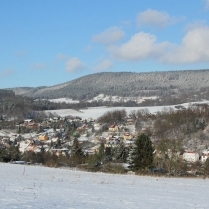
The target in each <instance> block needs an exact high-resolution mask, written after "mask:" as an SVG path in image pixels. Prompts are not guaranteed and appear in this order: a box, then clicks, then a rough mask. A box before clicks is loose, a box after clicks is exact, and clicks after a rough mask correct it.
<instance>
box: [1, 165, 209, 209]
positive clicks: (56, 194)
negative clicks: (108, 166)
mask: <svg viewBox="0 0 209 209" xmlns="http://www.w3.org/2000/svg"><path fill="white" fill-rule="evenodd" d="M0 173H1V178H0V204H1V209H8V208H20V209H22V208H62V209H65V208H66V209H70V208H85V209H93V208H100V209H106V208H110V209H111V208H113V209H123V208H129V209H132V208H133V209H136V208H142V209H144V208H146V209H152V208H153V209H156V208H161V209H168V208H177V209H185V208H191V209H195V208H196V209H204V208H205V209H206V208H208V207H209V202H208V193H209V180H208V179H205V180H203V179H186V178H165V177H161V178H158V177H145V176H132V175H112V174H102V173H87V172H81V171H76V170H69V169H60V168H46V167H39V166H29V165H27V166H26V165H13V164H3V163H0Z"/></svg>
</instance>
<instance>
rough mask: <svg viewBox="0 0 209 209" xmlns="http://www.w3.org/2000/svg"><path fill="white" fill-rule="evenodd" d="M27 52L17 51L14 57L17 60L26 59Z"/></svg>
mask: <svg viewBox="0 0 209 209" xmlns="http://www.w3.org/2000/svg"><path fill="white" fill-rule="evenodd" d="M27 54H28V53H27V52H26V51H17V52H16V53H15V57H17V58H23V57H26V56H27Z"/></svg>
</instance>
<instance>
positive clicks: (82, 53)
mask: <svg viewBox="0 0 209 209" xmlns="http://www.w3.org/2000/svg"><path fill="white" fill-rule="evenodd" d="M192 69H209V0H184V1H182V0H169V1H165V0H157V1H156V0H146V1H144V0H129V1H127V0H36V1H35V0H34V1H32V0H31V1H28V0H18V1H17V0H0V81H1V82H0V88H9V87H26V86H28V87H36V86H51V85H56V84H60V83H64V82H67V81H70V80H73V79H75V78H78V77H80V76H84V75H87V74H92V73H97V72H104V71H110V72H118V71H128V72H130V71H131V72H151V71H170V70H192Z"/></svg>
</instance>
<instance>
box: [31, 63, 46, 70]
mask: <svg viewBox="0 0 209 209" xmlns="http://www.w3.org/2000/svg"><path fill="white" fill-rule="evenodd" d="M30 68H31V69H32V70H45V69H46V68H47V66H46V64H44V63H40V62H37V63H34V64H32V65H31V66H30Z"/></svg>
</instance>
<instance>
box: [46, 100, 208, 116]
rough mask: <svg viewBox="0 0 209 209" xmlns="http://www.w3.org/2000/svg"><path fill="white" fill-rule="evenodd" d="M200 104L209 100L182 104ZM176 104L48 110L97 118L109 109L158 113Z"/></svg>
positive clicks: (61, 113)
mask: <svg viewBox="0 0 209 209" xmlns="http://www.w3.org/2000/svg"><path fill="white" fill-rule="evenodd" d="M196 103H198V104H200V103H208V101H201V102H192V103H184V104H181V105H182V106H184V107H185V108H188V107H189V106H190V105H192V104H196ZM175 106H176V105H169V106H151V107H92V108H88V109H81V110H80V111H76V110H72V109H61V110H47V111H45V112H46V113H47V112H51V113H56V114H58V115H59V116H61V117H65V116H68V115H71V116H79V117H81V118H93V119H96V118H98V117H100V116H102V115H103V114H104V113H105V112H107V111H113V110H122V109H125V110H126V111H127V113H128V114H129V113H130V112H131V111H133V110H135V111H137V110H141V109H145V108H146V109H148V110H149V112H150V113H157V112H160V111H163V110H165V109H169V108H174V109H175Z"/></svg>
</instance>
